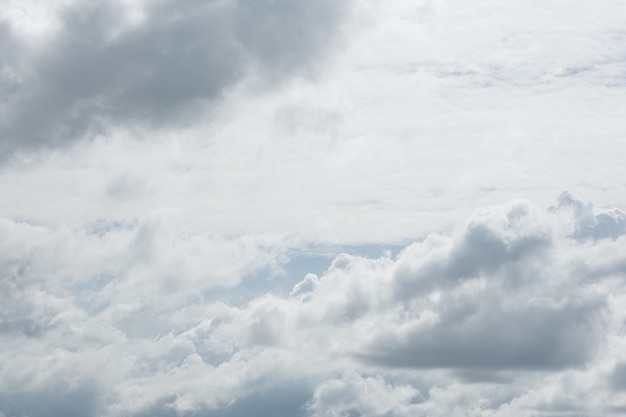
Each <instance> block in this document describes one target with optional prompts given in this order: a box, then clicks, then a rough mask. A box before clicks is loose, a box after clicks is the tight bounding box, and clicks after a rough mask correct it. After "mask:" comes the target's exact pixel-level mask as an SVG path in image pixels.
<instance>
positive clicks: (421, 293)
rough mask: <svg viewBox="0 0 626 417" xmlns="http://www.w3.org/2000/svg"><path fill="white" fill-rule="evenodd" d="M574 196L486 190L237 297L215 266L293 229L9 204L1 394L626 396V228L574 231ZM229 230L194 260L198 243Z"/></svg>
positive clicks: (395, 409) (484, 406)
mask: <svg viewBox="0 0 626 417" xmlns="http://www.w3.org/2000/svg"><path fill="white" fill-rule="evenodd" d="M603 212H604V210H596V209H593V210H592V211H591V213H592V214H593V215H594V216H596V215H598V214H601V213H603ZM566 214H567V215H563V213H562V212H560V211H558V210H557V211H555V210H552V209H549V210H543V209H541V208H539V207H537V206H535V205H533V204H531V203H528V202H525V201H519V200H518V201H514V202H511V203H509V204H505V205H500V206H492V207H488V208H485V209H481V210H479V211H478V212H477V213H476V214H475V215H473V216H472V217H470V219H469V220H468V221H467V223H466V225H465V227H464V228H462V229H461V230H460V231H459V232H458V233H453V234H451V235H443V234H435V235H431V236H429V237H427V238H425V239H424V240H422V241H418V242H416V243H413V244H411V245H408V246H407V247H405V248H404V249H403V250H402V251H400V252H399V253H398V254H397V255H395V256H392V255H391V254H390V253H386V254H385V255H384V256H382V257H379V258H367V257H361V256H354V255H348V254H340V255H338V256H337V257H336V258H335V259H334V260H333V261H332V263H331V264H330V265H329V267H328V269H327V270H326V271H325V272H324V273H322V274H320V275H319V276H316V275H313V274H307V275H305V277H304V278H303V279H302V281H301V282H296V283H295V285H294V289H293V291H292V292H291V294H287V293H284V294H280V293H274V294H272V291H271V290H269V291H267V290H263V289H259V293H258V294H257V296H255V297H253V298H252V299H250V301H249V302H247V303H245V304H243V305H239V306H234V305H228V304H227V303H225V302H223V301H220V300H216V299H213V298H211V297H210V294H211V293H210V291H205V292H203V290H202V289H203V288H205V289H210V288H211V286H212V285H216V284H218V283H219V281H212V280H211V279H207V280H206V281H205V280H204V279H203V277H205V276H208V275H210V274H211V271H212V270H219V268H221V267H223V266H224V265H228V264H232V266H231V267H230V268H231V270H232V271H233V272H232V273H233V274H235V276H237V275H242V274H245V271H246V270H248V268H262V267H264V266H265V265H267V262H269V260H271V259H273V260H274V262H276V265H280V262H287V260H288V258H284V257H282V256H283V255H281V253H284V252H281V251H280V250H278V251H277V252H276V250H277V248H275V249H274V250H272V249H269V248H271V247H272V246H278V247H280V245H281V244H285V242H284V241H281V240H272V239H269V238H265V239H261V238H259V240H252V241H249V242H247V243H246V244H245V245H244V244H243V243H242V242H240V241H238V240H237V239H235V240H234V241H228V240H225V241H222V242H220V241H212V240H210V239H205V238H204V237H200V236H196V237H191V238H189V237H183V236H180V235H178V234H176V233H172V232H171V231H168V227H167V224H166V223H167V216H165V215H164V214H163V213H152V214H147V215H146V216H144V217H143V218H141V219H139V220H138V221H137V222H136V223H131V224H115V223H114V224H109V223H106V222H105V223H97V224H94V225H91V226H89V227H86V228H83V229H79V230H63V231H60V230H55V229H50V228H46V227H42V226H33V225H30V224H26V223H18V222H14V221H8V220H4V221H3V222H2V236H3V240H2V242H3V243H2V244H3V247H4V248H5V250H4V251H3V252H2V253H3V258H2V265H3V267H4V270H3V278H2V280H1V281H0V283H1V284H2V293H3V294H5V297H4V301H3V309H2V311H1V313H2V314H1V315H0V323H1V324H2V326H0V340H1V341H2V342H3V343H2V344H1V345H0V346H1V348H0V358H1V359H2V360H3V363H4V364H5V365H4V366H3V368H2V373H3V374H2V375H3V378H2V379H0V383H1V384H2V385H1V386H0V390H1V391H2V392H3V393H4V394H3V396H2V397H0V412H3V413H5V414H6V415H14V414H20V413H29V414H32V415H35V416H36V415H38V414H37V413H39V412H40V411H38V410H40V408H41V409H44V408H45V407H48V406H49V407H52V408H54V407H57V405H55V404H57V403H56V402H53V401H52V399H51V398H53V397H54V398H65V397H68V398H70V397H72V396H73V395H75V392H78V391H76V389H78V388H76V387H78V386H84V387H87V388H89V389H90V390H91V391H89V392H90V394H89V395H87V396H85V402H84V403H82V402H78V403H76V407H79V408H80V410H78V409H76V410H74V409H69V408H68V409H64V410H65V411H64V412H66V413H72V412H76V413H82V414H83V415H87V416H89V415H104V416H108V415H120V414H123V415H131V416H144V415H158V416H170V415H174V414H176V415H188V416H198V417H200V416H202V417H204V416H207V417H208V416H232V417H236V416H243V415H249V414H250V413H251V412H252V410H255V411H254V412H256V413H257V414H259V415H267V416H270V415H276V414H284V413H287V414H288V415H297V416H317V415H330V416H333V415H336V416H341V415H364V416H367V415H371V416H375V415H386V414H388V415H398V416H405V415H406V416H409V415H411V416H412V415H418V416H419V415H455V414H454V413H457V414H459V413H461V411H460V410H463V409H467V407H470V409H471V410H474V411H473V412H475V413H478V414H477V415H479V414H480V413H487V414H486V415H490V414H488V413H491V415H493V416H505V415H506V416H509V415H512V416H527V415H530V414H529V413H530V411H528V410H536V411H537V412H545V413H547V414H548V415H549V413H557V412H561V413H575V412H579V413H584V412H585V411H586V410H587V409H588V408H585V407H587V406H585V405H584V404H583V402H584V401H583V400H582V399H583V397H580V398H581V401H577V400H575V397H576V396H580V395H581V394H576V392H579V393H581V392H591V393H595V395H596V397H597V400H592V399H586V400H585V401H587V402H588V404H589V406H588V407H591V406H595V405H597V404H598V401H603V402H605V403H606V404H609V405H607V406H606V407H605V406H602V407H603V408H599V409H603V410H609V409H610V407H618V406H619V403H618V401H617V399H616V398H614V396H615V395H617V393H619V392H621V391H622V387H621V385H623V384H621V382H622V381H621V379H623V378H621V373H622V372H621V368H620V367H621V365H620V364H621V363H622V362H620V357H621V356H620V353H619V352H621V348H620V346H621V345H620V343H624V341H623V337H622V335H621V333H620V330H619V328H620V326H621V325H620V324H619V323H621V322H622V320H623V319H624V317H626V316H625V312H624V311H622V309H621V308H620V303H619V300H617V299H614V298H613V297H614V294H620V293H622V292H623V288H624V279H623V277H624V272H623V271H624V269H623V268H622V266H621V265H622V264H623V263H624V255H623V254H624V253H626V252H625V251H624V245H625V244H626V239H625V237H624V236H623V235H622V236H619V237H617V238H612V237H606V238H598V239H589V238H584V239H580V238H579V237H577V236H576V235H575V234H574V233H573V231H575V230H577V229H576V228H577V225H578V218H577V217H573V216H570V215H569V212H567V213H566ZM612 227H614V228H617V229H618V230H619V227H620V226H619V224H613V226H612ZM610 236H613V235H612V234H611V235H610ZM19 242H22V243H21V244H18V243H19ZM24 242H29V244H24ZM281 242H282V243H281ZM241 245H243V246H241ZM234 247H239V248H240V249H239V250H238V251H234V252H233V253H231V255H232V256H230V255H229V256H227V257H226V258H225V259H224V260H222V262H209V261H208V260H209V259H210V257H207V258H206V259H207V262H203V263H201V265H202V267H198V268H199V269H200V270H203V268H207V269H206V271H205V272H204V274H201V275H198V276H195V272H194V271H196V270H197V269H196V267H193V266H190V265H191V264H192V263H193V262H192V260H189V259H188V258H187V257H188V256H192V257H193V256H195V255H194V253H199V254H202V253H212V254H216V253H219V251H220V250H225V249H224V248H226V252H224V253H225V254H228V253H229V251H230V250H231V249H232V248H234ZM10 248H12V250H9V249H10ZM164 248H169V249H168V250H165V249H164ZM267 250H269V253H270V254H271V253H276V254H277V255H268V252H266V251H267ZM292 250H293V249H292ZM205 251H206V252H205ZM581 253H583V254H586V255H585V256H581ZM598 254H602V256H597V255H598ZM166 255H167V257H165V256H166ZM274 256H277V257H274ZM296 256H297V255H296ZM163 257H165V258H163ZM115 259H117V260H118V262H115V267H112V266H111V263H112V262H113V261H114V260H115ZM150 265H154V267H153V268H152V267H149V266H150ZM187 268H189V269H187ZM172 271H178V272H179V274H180V276H179V278H178V280H177V281H178V284H177V285H175V286H172V283H171V282H170V281H171V277H170V274H171V273H173V272H172ZM293 278H294V277H292V279H293ZM232 279H233V281H232V282H230V285H236V282H237V281H236V277H235V278H232ZM185 282H187V283H188V287H187V286H186V284H185V285H183V284H184V283H185ZM189 288H191V289H193V290H189V291H188V290H187V289H189ZM242 290H245V288H242ZM232 291H237V287H236V286H235V287H232ZM607 361H608V362H607ZM615 363H617V364H618V365H616V366H614V367H613V368H611V366H613V364H615ZM607 369H608V372H607ZM611 369H612V371H611ZM42 370H43V371H42ZM607 378H608V380H607ZM607 381H608V386H609V387H610V388H611V390H609V391H606V387H607ZM567 384H570V385H572V386H573V387H575V389H574V388H571V389H570V390H569V391H567V392H571V393H573V394H572V395H571V396H565V395H556V394H555V395H551V394H550V392H565V391H564V388H563V387H564V386H567ZM55 387H56V388H55ZM531 387H540V388H537V389H536V390H534V391H533V389H531ZM76 395H79V394H76ZM590 395H591V394H590ZM570 397H571V398H570ZM566 405H567V406H566ZM38 407H40V408H38ZM73 410H74V411H73ZM94 410H95V411H94ZM525 410H526V411H525ZM607 412H608V411H607ZM459 415H461V414H459Z"/></svg>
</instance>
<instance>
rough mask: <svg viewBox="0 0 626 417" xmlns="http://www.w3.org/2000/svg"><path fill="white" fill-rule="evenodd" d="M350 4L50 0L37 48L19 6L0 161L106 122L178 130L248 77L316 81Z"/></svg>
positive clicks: (3, 75) (94, 130) (6, 77)
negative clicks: (53, 0)
mask: <svg viewBox="0 0 626 417" xmlns="http://www.w3.org/2000/svg"><path fill="white" fill-rule="evenodd" d="M346 4H347V3H346V2H332V1H320V2H315V3H310V2H306V1H246V0H241V1H239V0H233V1H225V2H209V3H199V2H195V1H183V2H180V1H168V0H166V1H158V2H125V1H116V2H106V3H105V2H96V3H93V2H84V1H76V2H71V3H68V4H63V5H58V4H56V3H51V6H50V7H49V9H48V14H49V16H47V20H48V21H49V25H48V26H49V27H50V28H49V30H48V31H47V33H45V36H40V37H39V38H37V39H35V40H33V39H32V36H27V35H28V34H24V33H22V32H24V31H23V30H20V29H21V26H20V20H19V19H17V18H15V17H14V15H16V14H18V13H10V12H11V11H15V10H19V8H20V7H21V6H20V5H18V4H16V5H15V6H13V7H11V8H9V12H7V13H6V17H7V18H6V19H3V20H2V21H0V44H1V45H2V46H3V47H2V53H3V57H4V58H5V59H3V63H2V64H1V65H2V67H1V68H0V92H2V96H3V97H5V100H4V105H3V107H2V113H1V114H2V123H1V124H0V137H2V139H1V142H0V146H1V148H0V152H1V155H2V156H5V157H6V156H7V155H8V154H10V153H12V152H13V151H14V150H15V149H29V148H38V147H42V146H44V147H55V146H58V145H63V144H66V143H71V142H74V141H76V140H78V139H80V138H81V137H82V136H84V135H89V136H94V135H96V134H98V133H99V132H102V131H103V130H106V129H107V127H108V126H110V125H114V126H115V127H119V126H120V125H130V126H148V127H151V128H154V127H171V126H177V127H182V126H184V124H185V123H187V122H189V121H190V120H195V119H197V118H198V117H199V116H202V115H203V114H206V112H207V111H208V110H209V109H210V107H207V104H208V105H211V103H212V102H215V101H219V100H220V99H221V97H222V96H223V95H224V94H225V93H226V92H227V89H228V88H229V87H232V86H234V85H235V84H236V83H237V82H238V81H240V80H241V79H243V78H245V77H250V76H252V75H254V76H255V77H256V78H257V79H256V81H255V82H257V83H259V84H260V85H263V84H266V83H275V82H280V81H283V80H284V79H285V78H286V77H288V76H290V75H293V74H303V75H307V76H309V75H312V74H314V73H315V72H316V70H317V68H318V67H319V66H320V63H321V61H322V60H323V58H324V55H325V53H326V52H327V51H328V49H329V47H330V45H332V44H333V40H334V39H335V38H336V33H337V30H338V27H339V24H340V22H341V20H342V17H343V15H344V12H345V8H346ZM33 9H35V8H34V7H33ZM12 17H13V18H12ZM190 118H191V119H190Z"/></svg>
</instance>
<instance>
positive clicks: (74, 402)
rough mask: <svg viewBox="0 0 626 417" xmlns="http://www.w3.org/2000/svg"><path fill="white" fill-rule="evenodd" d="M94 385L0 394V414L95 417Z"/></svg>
mask: <svg viewBox="0 0 626 417" xmlns="http://www.w3.org/2000/svg"><path fill="white" fill-rule="evenodd" d="M101 405H102V404H101V403H100V398H99V397H98V391H97V389H96V387H95V386H93V385H90V384H85V385H83V386H82V387H80V388H74V389H64V388H63V387H49V388H48V389H44V390H41V391H31V392H22V393H14V394H9V395H7V394H0V415H2V413H4V414H5V415H6V416H25V415H26V416H29V417H95V416H97V415H99V414H98V413H99V410H100V409H101V408H100V407H101Z"/></svg>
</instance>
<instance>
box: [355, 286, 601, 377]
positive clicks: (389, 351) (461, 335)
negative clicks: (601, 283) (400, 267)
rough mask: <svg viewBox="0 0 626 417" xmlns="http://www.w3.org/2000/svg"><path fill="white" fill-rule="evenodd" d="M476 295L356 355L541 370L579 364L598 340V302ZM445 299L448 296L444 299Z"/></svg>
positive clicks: (426, 364)
mask: <svg viewBox="0 0 626 417" xmlns="http://www.w3.org/2000/svg"><path fill="white" fill-rule="evenodd" d="M503 298H504V301H497V300H488V299H485V296H484V295H481V296H479V297H477V298H476V299H473V300H464V301H461V302H459V301H455V302H454V304H452V303H453V302H451V304H452V305H450V306H446V307H445V310H444V311H441V312H440V315H439V317H440V319H439V321H438V322H437V323H436V324H435V325H432V326H423V327H418V328H416V329H414V330H412V331H409V332H408V334H405V335H403V336H402V338H399V337H397V336H396V337H391V338H389V337H382V338H380V339H379V340H377V341H376V342H375V344H374V345H373V346H371V347H370V348H369V349H370V352H369V353H368V354H365V355H359V357H360V358H362V359H364V360H366V361H368V362H371V363H375V364H380V365H386V366H399V367H413V368H458V369H480V370H503V369H504V370H506V369H517V370H540V369H543V370H547V369H561V368H566V367H571V366H582V365H584V364H585V363H586V362H587V361H588V360H589V359H590V357H591V355H592V354H593V353H594V352H595V348H596V347H597V344H598V335H599V334H600V332H599V327H598V326H599V325H600V324H601V322H600V317H599V315H600V312H601V309H600V305H598V304H597V303H592V302H589V303H586V304H584V305H582V306H577V305H565V306H562V307H557V308H554V307H547V306H532V305H524V306H521V307H518V308H515V309H508V308H507V307H506V306H505V305H503V304H504V303H506V301H507V300H506V299H507V298H508V297H507V296H504V297H503ZM445 302H450V300H445V301H444V303H445Z"/></svg>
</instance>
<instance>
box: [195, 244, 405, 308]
mask: <svg viewBox="0 0 626 417" xmlns="http://www.w3.org/2000/svg"><path fill="white" fill-rule="evenodd" d="M405 246H406V245H352V246H316V247H309V248H306V249H305V250H298V251H296V252H293V253H292V254H290V256H289V257H288V258H289V260H288V261H287V262H286V263H285V264H283V265H281V269H282V271H281V273H277V272H276V270H275V269H270V268H263V269H260V270H257V271H255V272H254V273H252V274H249V275H246V276H244V277H243V278H242V279H241V281H240V283H239V285H237V286H236V287H232V288H221V287H220V288H212V289H210V290H208V291H206V292H205V293H204V299H205V300H220V301H222V302H224V303H226V304H229V305H233V306H242V305H245V304H246V303H248V302H249V301H250V300H252V299H254V298H255V297H257V296H258V295H259V294H267V293H270V294H274V295H277V296H281V297H286V296H288V295H289V293H290V292H291V290H292V289H293V286H294V285H296V284H297V283H298V282H300V281H302V280H303V279H304V277H305V276H306V275H307V274H316V275H317V276H322V275H324V273H325V272H326V270H327V269H328V268H329V267H330V264H331V263H332V261H333V259H335V258H336V257H337V255H339V254H342V253H347V254H349V255H353V256H361V257H365V258H370V259H378V258H381V257H391V258H394V257H395V256H396V255H397V254H398V253H399V252H400V251H401V250H402V249H404V248H405Z"/></svg>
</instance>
